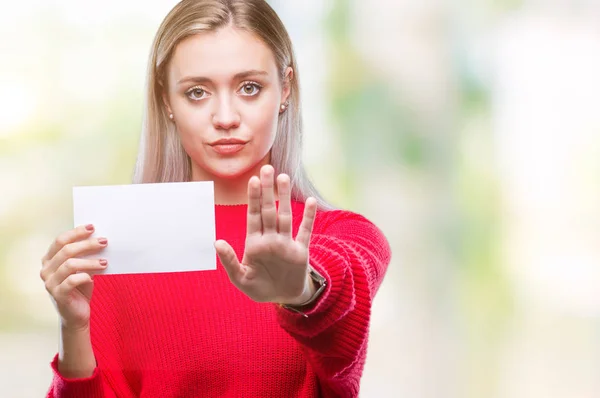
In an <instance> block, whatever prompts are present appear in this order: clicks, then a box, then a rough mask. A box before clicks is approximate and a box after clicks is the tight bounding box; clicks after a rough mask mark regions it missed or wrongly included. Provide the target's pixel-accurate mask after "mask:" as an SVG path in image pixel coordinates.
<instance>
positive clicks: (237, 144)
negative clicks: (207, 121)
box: [209, 138, 248, 155]
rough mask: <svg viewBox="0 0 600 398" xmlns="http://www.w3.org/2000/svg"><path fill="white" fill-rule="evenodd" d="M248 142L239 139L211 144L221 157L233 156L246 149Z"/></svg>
mask: <svg viewBox="0 0 600 398" xmlns="http://www.w3.org/2000/svg"><path fill="white" fill-rule="evenodd" d="M247 143H248V141H244V140H240V139H238V138H221V139H220V140H217V141H214V142H212V143H210V144H209V145H210V147H211V148H212V149H213V150H214V151H215V152H216V153H218V154H220V155H231V154H234V153H236V152H239V151H241V150H242V149H244V146H245V145H246V144H247Z"/></svg>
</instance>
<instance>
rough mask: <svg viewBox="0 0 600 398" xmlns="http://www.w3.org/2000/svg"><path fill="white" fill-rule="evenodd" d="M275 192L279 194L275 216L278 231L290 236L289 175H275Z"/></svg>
mask: <svg viewBox="0 0 600 398" xmlns="http://www.w3.org/2000/svg"><path fill="white" fill-rule="evenodd" d="M277 193H278V194H279V211H278V217H277V227H278V229H279V233H280V234H282V235H284V236H286V237H289V238H291V237H292V204H291V200H292V199H291V187H290V177H288V176H287V175H286V174H280V175H279V176H278V177H277Z"/></svg>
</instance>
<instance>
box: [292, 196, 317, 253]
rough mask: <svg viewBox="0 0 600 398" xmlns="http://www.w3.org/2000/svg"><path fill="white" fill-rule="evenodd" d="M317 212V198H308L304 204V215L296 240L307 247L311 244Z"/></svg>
mask: <svg viewBox="0 0 600 398" xmlns="http://www.w3.org/2000/svg"><path fill="white" fill-rule="evenodd" d="M316 214H317V201H316V199H315V198H308V199H306V203H305V205H304V215H303V216H302V223H301V224H300V228H299V229H298V235H296V241H297V242H300V243H302V244H303V245H304V246H305V247H308V245H309V244H310V235H311V234H312V228H313V224H314V222H315V216H316Z"/></svg>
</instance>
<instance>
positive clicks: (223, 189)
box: [192, 157, 277, 205]
mask: <svg viewBox="0 0 600 398" xmlns="http://www.w3.org/2000/svg"><path fill="white" fill-rule="evenodd" d="M268 161H269V158H268V157H266V158H265V159H264V160H262V161H261V162H259V163H258V164H257V165H256V166H255V167H253V168H251V169H250V170H248V171H247V172H245V173H243V174H241V175H238V176H235V177H231V178H227V177H217V176H209V175H207V173H206V172H204V171H203V170H201V169H200V168H199V167H198V166H196V165H195V164H192V181H213V182H214V187H215V204H217V205H238V204H248V181H249V180H250V178H251V177H252V176H260V168H261V167H262V166H264V165H266V164H268ZM275 197H276V198H277V193H275Z"/></svg>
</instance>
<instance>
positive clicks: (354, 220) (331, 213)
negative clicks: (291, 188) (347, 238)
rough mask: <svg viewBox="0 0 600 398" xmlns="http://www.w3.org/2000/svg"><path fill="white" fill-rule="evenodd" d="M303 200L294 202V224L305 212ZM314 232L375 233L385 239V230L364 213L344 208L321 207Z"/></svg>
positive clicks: (374, 235) (379, 237)
mask: <svg viewBox="0 0 600 398" xmlns="http://www.w3.org/2000/svg"><path fill="white" fill-rule="evenodd" d="M304 207H305V206H304V203H303V202H295V201H294V202H292V213H293V215H294V221H295V222H294V224H296V223H297V225H299V224H300V222H301V221H302V214H303V213H304ZM313 233H317V234H318V233H325V234H328V233H331V234H339V233H343V234H344V235H346V234H352V233H358V234H360V235H364V234H366V235H373V237H375V238H377V240H381V239H383V240H385V237H384V235H383V232H382V231H381V230H380V229H379V228H378V227H377V226H376V225H375V224H374V223H373V222H372V221H371V220H369V219H368V218H366V217H365V216H363V215H362V214H359V213H356V212H353V211H350V210H344V209H319V210H317V215H316V217H315V222H314V226H313Z"/></svg>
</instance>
